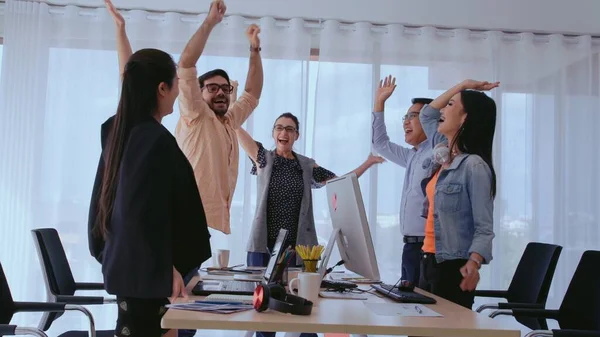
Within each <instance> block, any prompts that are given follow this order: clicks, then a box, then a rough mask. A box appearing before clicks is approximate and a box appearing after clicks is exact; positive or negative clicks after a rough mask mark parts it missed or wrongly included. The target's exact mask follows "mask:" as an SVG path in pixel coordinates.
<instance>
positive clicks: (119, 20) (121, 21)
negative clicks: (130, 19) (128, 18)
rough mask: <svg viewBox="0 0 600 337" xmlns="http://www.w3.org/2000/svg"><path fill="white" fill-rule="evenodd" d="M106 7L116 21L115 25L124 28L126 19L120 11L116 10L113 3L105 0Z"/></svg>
mask: <svg viewBox="0 0 600 337" xmlns="http://www.w3.org/2000/svg"><path fill="white" fill-rule="evenodd" d="M104 5H105V6H106V8H107V9H108V12H109V13H110V15H111V16H112V18H113V20H115V24H116V25H117V26H120V27H122V26H124V25H125V19H124V18H123V15H121V13H119V11H118V10H117V9H116V8H115V5H113V3H112V1H110V0H104Z"/></svg>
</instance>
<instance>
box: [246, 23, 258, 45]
mask: <svg viewBox="0 0 600 337" xmlns="http://www.w3.org/2000/svg"><path fill="white" fill-rule="evenodd" d="M259 33H260V27H258V26H257V25H255V24H251V25H250V27H248V29H247V30H246V37H248V41H250V46H251V47H252V48H258V47H260V39H259V38H258V34H259Z"/></svg>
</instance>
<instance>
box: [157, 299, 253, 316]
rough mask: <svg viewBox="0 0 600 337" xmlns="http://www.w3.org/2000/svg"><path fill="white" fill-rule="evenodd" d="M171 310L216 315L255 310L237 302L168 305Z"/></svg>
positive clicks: (197, 302) (200, 302)
mask: <svg viewBox="0 0 600 337" xmlns="http://www.w3.org/2000/svg"><path fill="white" fill-rule="evenodd" d="M166 307H167V308H169V309H177V310H190V311H202V312H210V313H214V314H233V313H235V312H240V311H246V310H251V309H253V307H252V305H249V304H244V303H236V302H230V303H226V302H211V301H196V302H191V303H177V304H167V305H166Z"/></svg>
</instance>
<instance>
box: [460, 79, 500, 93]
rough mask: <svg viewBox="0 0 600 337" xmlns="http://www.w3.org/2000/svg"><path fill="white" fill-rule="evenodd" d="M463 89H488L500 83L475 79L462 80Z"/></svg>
mask: <svg viewBox="0 0 600 337" xmlns="http://www.w3.org/2000/svg"><path fill="white" fill-rule="evenodd" d="M461 85H462V87H463V88H465V89H471V90H479V91H489V90H492V89H494V88H496V87H498V86H499V85H500V82H491V83H490V82H488V81H476V80H464V81H463V82H462V83H461Z"/></svg>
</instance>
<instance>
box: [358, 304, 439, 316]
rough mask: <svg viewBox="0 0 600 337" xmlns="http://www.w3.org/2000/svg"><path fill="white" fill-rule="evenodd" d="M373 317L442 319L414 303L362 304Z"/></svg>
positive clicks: (426, 308) (435, 313) (421, 305)
mask: <svg viewBox="0 0 600 337" xmlns="http://www.w3.org/2000/svg"><path fill="white" fill-rule="evenodd" d="M363 303H364V304H365V306H366V307H367V308H369V309H370V310H371V311H372V312H373V313H374V314H375V315H379V316H412V317H419V316H420V317H442V315H440V314H438V313H437V312H435V311H433V310H431V309H429V308H428V307H426V306H424V305H423V304H414V303H372V302H363Z"/></svg>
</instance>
